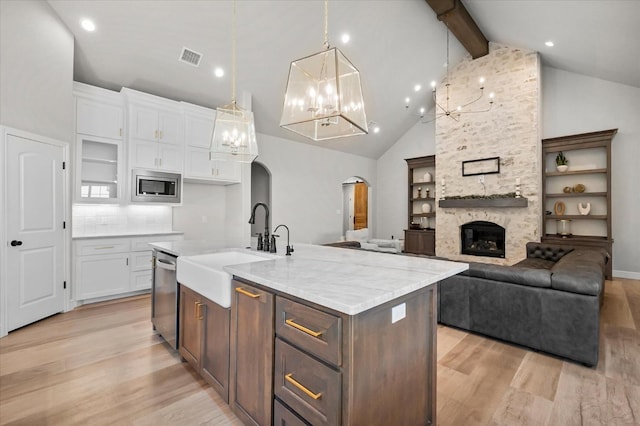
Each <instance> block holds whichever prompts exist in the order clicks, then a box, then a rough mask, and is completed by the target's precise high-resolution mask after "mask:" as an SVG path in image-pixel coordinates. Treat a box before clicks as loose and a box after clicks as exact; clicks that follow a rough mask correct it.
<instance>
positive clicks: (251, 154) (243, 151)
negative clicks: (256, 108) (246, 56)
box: [210, 0, 258, 163]
mask: <svg viewBox="0 0 640 426" xmlns="http://www.w3.org/2000/svg"><path fill="white" fill-rule="evenodd" d="M231 28H232V29H231V32H232V34H231V103H229V104H227V105H224V106H221V107H218V108H216V120H215V123H214V127H213V137H212V139H211V149H210V151H211V158H212V159H223V160H233V161H238V162H241V163H251V162H252V161H253V160H254V159H255V158H256V157H257V156H258V144H257V142H256V130H255V126H254V123H253V113H252V112H251V111H247V110H245V109H243V108H240V107H239V106H238V104H237V102H236V2H235V0H234V1H233V21H232V25H231Z"/></svg>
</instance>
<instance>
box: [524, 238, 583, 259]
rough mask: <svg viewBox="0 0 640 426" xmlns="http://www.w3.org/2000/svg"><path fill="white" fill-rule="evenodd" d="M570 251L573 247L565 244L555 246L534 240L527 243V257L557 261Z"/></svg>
mask: <svg viewBox="0 0 640 426" xmlns="http://www.w3.org/2000/svg"><path fill="white" fill-rule="evenodd" d="M572 251H573V248H571V247H567V246H560V245H558V246H556V245H552V244H541V243H535V242H529V243H527V258H533V259H543V260H551V261H553V262H557V261H559V260H560V259H562V258H563V257H564V256H565V255H567V254H568V253H571V252H572Z"/></svg>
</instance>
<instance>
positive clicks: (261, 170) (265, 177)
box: [251, 161, 273, 236]
mask: <svg viewBox="0 0 640 426" xmlns="http://www.w3.org/2000/svg"><path fill="white" fill-rule="evenodd" d="M256 203H265V204H266V205H267V206H269V209H270V210H271V211H273V209H272V208H271V173H270V172H269V169H267V168H266V167H265V166H264V164H262V163H259V162H257V161H254V162H253V163H251V207H253V206H255V205H256ZM264 220H265V216H264V215H262V214H259V215H256V223H254V224H252V225H251V236H254V235H256V234H257V233H259V232H260V233H263V232H264V228H265V223H264Z"/></svg>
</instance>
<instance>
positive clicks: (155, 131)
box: [131, 105, 182, 145]
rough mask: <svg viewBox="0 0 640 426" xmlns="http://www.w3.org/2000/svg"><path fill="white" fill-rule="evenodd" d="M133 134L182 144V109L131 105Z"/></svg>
mask: <svg viewBox="0 0 640 426" xmlns="http://www.w3.org/2000/svg"><path fill="white" fill-rule="evenodd" d="M131 136H132V137H133V138H136V139H141V140H145V141H151V142H161V143H166V144H171V145H182V115H181V114H180V111H165V110H160V109H157V108H150V107H146V106H140V105H131Z"/></svg>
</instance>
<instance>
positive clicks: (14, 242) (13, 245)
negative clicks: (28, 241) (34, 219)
mask: <svg viewBox="0 0 640 426" xmlns="http://www.w3.org/2000/svg"><path fill="white" fill-rule="evenodd" d="M21 245H22V241H18V240H13V241H11V247H15V246H21Z"/></svg>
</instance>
